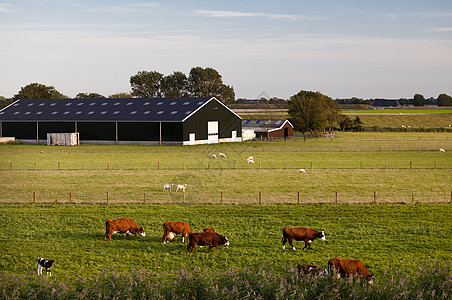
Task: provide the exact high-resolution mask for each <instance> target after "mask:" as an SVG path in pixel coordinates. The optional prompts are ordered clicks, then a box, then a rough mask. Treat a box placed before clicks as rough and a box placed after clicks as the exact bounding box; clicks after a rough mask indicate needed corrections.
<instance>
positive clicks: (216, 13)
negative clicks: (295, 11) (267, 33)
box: [196, 9, 298, 20]
mask: <svg viewBox="0 0 452 300" xmlns="http://www.w3.org/2000/svg"><path fill="white" fill-rule="evenodd" d="M196 12H197V13H199V14H202V15H207V16H209V17H214V18H249V17H267V18H272V19H285V20H296V19H298V17H297V16H295V15H289V14H268V13H261V12H239V11H228V10H206V9H199V10H196Z"/></svg>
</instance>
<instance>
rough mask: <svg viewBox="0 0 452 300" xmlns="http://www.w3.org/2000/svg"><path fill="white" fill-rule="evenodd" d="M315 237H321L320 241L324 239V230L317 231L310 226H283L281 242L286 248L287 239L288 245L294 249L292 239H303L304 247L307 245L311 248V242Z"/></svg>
mask: <svg viewBox="0 0 452 300" xmlns="http://www.w3.org/2000/svg"><path fill="white" fill-rule="evenodd" d="M315 239H321V240H322V241H324V240H325V232H324V231H317V230H314V229H311V228H307V227H285V228H284V229H283V238H282V241H281V242H282V244H283V249H286V242H287V241H289V245H290V246H292V249H293V250H296V249H295V247H294V246H293V243H292V241H293V240H296V241H304V245H305V246H304V248H303V249H302V250H304V249H306V248H307V247H308V248H309V249H312V248H311V243H312V242H313V241H314V240H315Z"/></svg>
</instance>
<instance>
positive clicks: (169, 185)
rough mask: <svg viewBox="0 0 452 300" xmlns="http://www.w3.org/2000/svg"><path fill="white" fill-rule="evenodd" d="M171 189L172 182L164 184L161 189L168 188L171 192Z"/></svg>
mask: <svg viewBox="0 0 452 300" xmlns="http://www.w3.org/2000/svg"><path fill="white" fill-rule="evenodd" d="M172 189H173V184H172V183H171V184H165V185H164V186H163V191H166V190H170V192H171V190H172Z"/></svg>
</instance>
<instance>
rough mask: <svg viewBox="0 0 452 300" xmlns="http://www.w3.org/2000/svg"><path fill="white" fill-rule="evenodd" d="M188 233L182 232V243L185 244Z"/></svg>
mask: <svg viewBox="0 0 452 300" xmlns="http://www.w3.org/2000/svg"><path fill="white" fill-rule="evenodd" d="M186 237H187V235H186V234H185V233H182V243H184V244H185V239H186Z"/></svg>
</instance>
